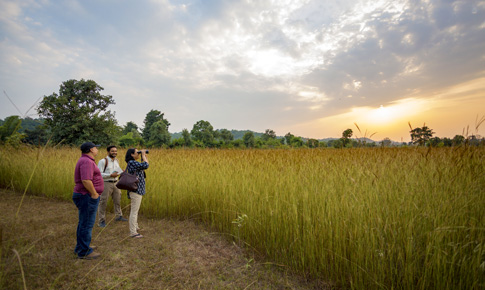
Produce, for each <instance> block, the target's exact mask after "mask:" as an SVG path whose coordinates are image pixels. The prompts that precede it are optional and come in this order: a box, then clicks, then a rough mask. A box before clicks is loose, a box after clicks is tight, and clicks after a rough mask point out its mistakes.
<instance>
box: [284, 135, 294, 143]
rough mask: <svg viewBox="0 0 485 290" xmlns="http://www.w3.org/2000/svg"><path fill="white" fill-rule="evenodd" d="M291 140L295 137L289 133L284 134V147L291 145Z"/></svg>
mask: <svg viewBox="0 0 485 290" xmlns="http://www.w3.org/2000/svg"><path fill="white" fill-rule="evenodd" d="M293 138H295V135H293V134H291V133H290V132H288V133H286V135H285V142H286V145H291V140H293Z"/></svg>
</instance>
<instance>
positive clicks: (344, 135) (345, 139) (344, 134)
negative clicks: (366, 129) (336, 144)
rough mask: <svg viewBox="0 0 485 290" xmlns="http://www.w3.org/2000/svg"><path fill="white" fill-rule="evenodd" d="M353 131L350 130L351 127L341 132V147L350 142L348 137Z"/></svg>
mask: <svg viewBox="0 0 485 290" xmlns="http://www.w3.org/2000/svg"><path fill="white" fill-rule="evenodd" d="M353 133H354V132H353V131H352V129H347V130H345V131H343V132H342V138H341V140H342V146H343V147H346V146H347V144H349V143H350V137H352V134H353Z"/></svg>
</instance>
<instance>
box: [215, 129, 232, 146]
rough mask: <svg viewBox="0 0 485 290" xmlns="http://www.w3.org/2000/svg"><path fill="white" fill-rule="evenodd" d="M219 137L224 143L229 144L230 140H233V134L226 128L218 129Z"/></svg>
mask: <svg viewBox="0 0 485 290" xmlns="http://www.w3.org/2000/svg"><path fill="white" fill-rule="evenodd" d="M219 138H220V139H221V140H222V141H224V144H229V143H230V142H231V141H232V140H234V135H233V134H232V133H231V131H229V130H227V129H221V130H220V131H219Z"/></svg>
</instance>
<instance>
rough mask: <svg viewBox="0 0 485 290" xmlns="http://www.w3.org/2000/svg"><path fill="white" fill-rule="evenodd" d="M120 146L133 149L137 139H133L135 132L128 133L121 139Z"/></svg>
mask: <svg viewBox="0 0 485 290" xmlns="http://www.w3.org/2000/svg"><path fill="white" fill-rule="evenodd" d="M119 142H120V146H122V147H133V146H134V145H135V144H136V141H135V138H133V132H128V133H126V134H125V135H123V136H121V137H120V140H119Z"/></svg>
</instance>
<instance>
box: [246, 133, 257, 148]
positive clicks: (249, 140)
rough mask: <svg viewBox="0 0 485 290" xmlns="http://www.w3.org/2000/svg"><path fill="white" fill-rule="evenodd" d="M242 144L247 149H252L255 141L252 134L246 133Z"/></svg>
mask: <svg viewBox="0 0 485 290" xmlns="http://www.w3.org/2000/svg"><path fill="white" fill-rule="evenodd" d="M243 142H244V145H246V147H247V148H253V147H254V145H255V142H256V139H255V138H254V134H253V132H251V131H250V132H246V133H245V134H244V136H243Z"/></svg>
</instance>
